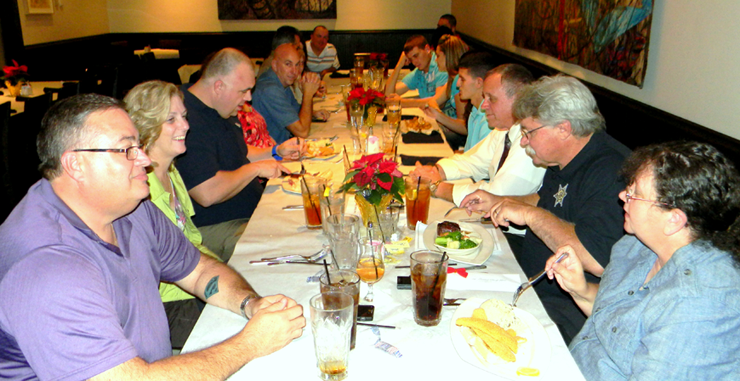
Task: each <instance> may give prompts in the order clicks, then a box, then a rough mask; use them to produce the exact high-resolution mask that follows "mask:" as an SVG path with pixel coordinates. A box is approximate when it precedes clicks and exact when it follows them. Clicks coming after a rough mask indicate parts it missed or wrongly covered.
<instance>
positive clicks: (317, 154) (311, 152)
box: [304, 139, 339, 160]
mask: <svg viewBox="0 0 740 381" xmlns="http://www.w3.org/2000/svg"><path fill="white" fill-rule="evenodd" d="M338 153H339V151H337V149H336V146H334V143H333V142H332V140H331V139H318V140H308V141H306V153H305V154H304V157H305V158H308V159H319V160H326V159H330V158H332V157H334V156H336V155H337V154H338Z"/></svg>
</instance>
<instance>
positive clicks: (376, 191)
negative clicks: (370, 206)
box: [342, 153, 404, 203]
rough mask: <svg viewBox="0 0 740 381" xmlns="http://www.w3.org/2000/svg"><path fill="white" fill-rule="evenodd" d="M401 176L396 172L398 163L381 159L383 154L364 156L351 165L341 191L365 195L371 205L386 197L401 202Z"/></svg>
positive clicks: (402, 186)
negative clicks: (352, 190)
mask: <svg viewBox="0 0 740 381" xmlns="http://www.w3.org/2000/svg"><path fill="white" fill-rule="evenodd" d="M402 177H403V174H402V173H401V171H399V170H398V163H396V162H395V161H393V160H386V159H383V153H376V154H372V155H365V156H363V157H361V158H360V159H358V160H355V162H354V163H352V167H351V168H350V171H349V173H347V177H346V178H345V179H344V181H345V183H344V185H343V186H342V190H344V191H348V190H350V189H354V190H356V191H360V192H363V193H366V195H365V197H366V199H368V201H370V202H371V203H375V202H376V201H378V202H379V201H380V199H381V198H382V197H383V196H384V195H386V194H391V195H393V197H394V198H396V199H397V200H399V201H402V198H401V193H403V191H404V183H403V178H402Z"/></svg>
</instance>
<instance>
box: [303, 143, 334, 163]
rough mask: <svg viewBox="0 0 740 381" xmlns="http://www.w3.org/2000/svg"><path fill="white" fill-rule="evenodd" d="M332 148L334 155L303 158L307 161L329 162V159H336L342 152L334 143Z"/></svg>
mask: <svg viewBox="0 0 740 381" xmlns="http://www.w3.org/2000/svg"><path fill="white" fill-rule="evenodd" d="M309 144H317V142H309ZM330 146H331V148H332V153H330V154H328V155H323V156H304V157H303V158H304V159H307V160H329V159H331V158H333V157H336V156H337V155H338V154H339V153H340V152H341V150H340V149H337V146H336V144H334V143H332V144H331V145H330Z"/></svg>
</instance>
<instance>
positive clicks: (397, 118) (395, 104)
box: [385, 101, 401, 129]
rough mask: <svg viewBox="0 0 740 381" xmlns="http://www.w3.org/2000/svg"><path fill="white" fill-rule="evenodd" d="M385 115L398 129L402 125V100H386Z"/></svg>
mask: <svg viewBox="0 0 740 381" xmlns="http://www.w3.org/2000/svg"><path fill="white" fill-rule="evenodd" d="M385 115H386V116H387V117H388V124H390V125H391V126H392V127H393V128H396V129H398V128H399V127H400V126H401V101H386V103H385Z"/></svg>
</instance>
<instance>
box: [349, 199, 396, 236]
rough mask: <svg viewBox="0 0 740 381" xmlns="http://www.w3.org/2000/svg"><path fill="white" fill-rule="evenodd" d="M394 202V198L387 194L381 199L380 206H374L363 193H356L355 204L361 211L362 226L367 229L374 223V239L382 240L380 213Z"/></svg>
mask: <svg viewBox="0 0 740 381" xmlns="http://www.w3.org/2000/svg"><path fill="white" fill-rule="evenodd" d="M392 200H393V196H392V195H391V194H386V195H384V196H383V197H382V198H381V199H380V203H379V204H372V203H370V201H368V200H367V199H366V198H365V196H363V195H362V192H357V193H355V202H356V203H357V209H359V210H360V216H361V217H362V224H363V225H364V226H365V228H367V224H368V222H372V223H373V239H375V238H379V239H382V238H381V236H382V234H381V232H380V223H379V222H378V213H379V212H380V211H381V210H385V209H387V208H388V205H390V204H391V201H392Z"/></svg>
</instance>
